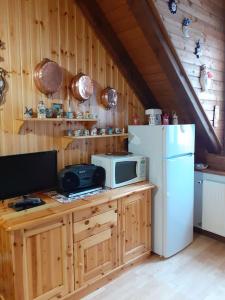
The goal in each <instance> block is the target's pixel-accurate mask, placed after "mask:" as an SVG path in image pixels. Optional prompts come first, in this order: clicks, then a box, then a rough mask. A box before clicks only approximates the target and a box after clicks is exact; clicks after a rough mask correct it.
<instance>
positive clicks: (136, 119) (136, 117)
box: [133, 114, 140, 125]
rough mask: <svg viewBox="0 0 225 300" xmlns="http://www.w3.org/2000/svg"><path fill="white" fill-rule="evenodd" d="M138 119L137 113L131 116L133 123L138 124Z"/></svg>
mask: <svg viewBox="0 0 225 300" xmlns="http://www.w3.org/2000/svg"><path fill="white" fill-rule="evenodd" d="M139 123H140V120H139V117H138V115H137V114H135V115H134V116H133V125H139Z"/></svg>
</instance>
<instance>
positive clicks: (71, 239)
mask: <svg viewBox="0 0 225 300" xmlns="http://www.w3.org/2000/svg"><path fill="white" fill-rule="evenodd" d="M153 187H154V186H153V185H150V184H149V183H147V182H144V183H137V184H134V185H129V186H126V187H121V188H118V189H114V190H109V191H106V192H104V193H101V194H99V195H96V196H94V197H92V198H88V199H84V200H78V201H74V202H71V203H68V204H65V205H64V204H60V203H57V202H55V201H54V200H52V199H50V198H48V196H45V195H43V199H44V200H45V201H46V202H47V204H46V206H44V205H43V206H42V207H37V208H34V209H31V210H27V211H24V212H20V213H17V212H15V211H13V210H12V209H10V208H9V207H8V205H7V203H5V204H4V203H0V299H3V300H21V299H22V300H56V299H67V300H76V299H81V298H82V297H83V296H84V295H86V294H88V293H90V292H91V291H93V290H95V289H96V288H98V287H100V286H102V285H103V284H105V283H106V282H108V281H110V280H112V278H114V277H116V276H117V274H119V273H120V272H122V271H123V270H125V269H126V268H129V266H131V265H133V264H135V263H138V262H140V261H143V260H144V259H146V258H147V257H148V256H149V255H150V250H151V243H150V241H151V239H150V236H151V230H150V229H151V227H150V224H151V220H150V216H151V214H150V211H151V190H152V188H153Z"/></svg>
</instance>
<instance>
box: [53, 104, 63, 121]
mask: <svg viewBox="0 0 225 300" xmlns="http://www.w3.org/2000/svg"><path fill="white" fill-rule="evenodd" d="M52 112H53V113H52V114H53V117H54V118H62V117H63V105H62V104H61V103H52Z"/></svg>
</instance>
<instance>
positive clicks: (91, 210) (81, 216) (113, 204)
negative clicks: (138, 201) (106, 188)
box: [73, 201, 117, 223]
mask: <svg viewBox="0 0 225 300" xmlns="http://www.w3.org/2000/svg"><path fill="white" fill-rule="evenodd" d="M116 209H117V201H109V202H107V203H104V204H101V205H93V206H91V207H88V208H85V209H82V210H80V211H78V212H75V213H74V214H73V222H74V223H76V222H78V221H82V220H86V219H87V218H90V217H93V216H96V215H99V214H102V213H104V212H106V211H109V210H116Z"/></svg>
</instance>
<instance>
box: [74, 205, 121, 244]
mask: <svg viewBox="0 0 225 300" xmlns="http://www.w3.org/2000/svg"><path fill="white" fill-rule="evenodd" d="M116 225H117V209H115V210H113V209H111V210H109V211H106V212H104V213H102V214H98V215H95V216H92V217H90V218H86V219H85V220H82V221H79V222H76V223H74V231H73V232H74V241H75V242H77V241H80V240H83V239H85V238H87V237H89V236H92V235H94V234H97V233H99V232H101V231H103V230H106V229H107V228H113V227H114V226H116Z"/></svg>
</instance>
